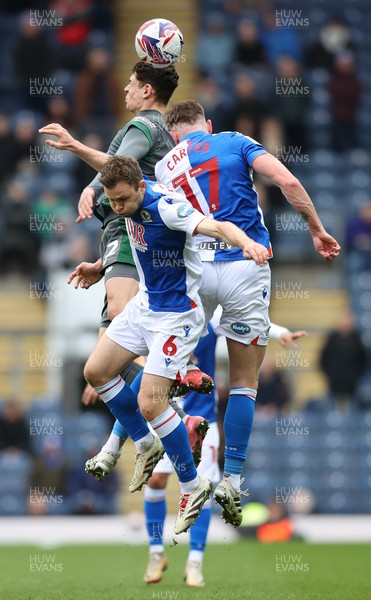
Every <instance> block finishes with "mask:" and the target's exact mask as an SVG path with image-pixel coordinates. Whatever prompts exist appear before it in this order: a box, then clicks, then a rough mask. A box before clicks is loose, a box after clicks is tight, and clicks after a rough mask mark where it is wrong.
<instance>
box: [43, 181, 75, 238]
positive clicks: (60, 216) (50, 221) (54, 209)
mask: <svg viewBox="0 0 371 600" xmlns="http://www.w3.org/2000/svg"><path fill="white" fill-rule="evenodd" d="M32 212H33V214H34V215H35V217H37V221H38V222H39V223H40V227H39V228H38V230H39V235H40V238H41V241H42V242H43V243H45V242H47V241H49V240H54V238H55V237H56V236H61V237H66V236H67V234H68V231H69V229H70V227H71V225H72V224H73V223H74V221H75V211H74V209H73V208H72V206H71V204H70V203H69V202H68V200H67V199H66V198H63V197H60V196H59V195H58V194H57V192H56V191H55V190H54V189H52V188H46V189H45V190H44V191H43V192H42V194H41V196H40V198H39V199H38V200H37V201H36V202H35V204H34V206H33V211H32Z"/></svg>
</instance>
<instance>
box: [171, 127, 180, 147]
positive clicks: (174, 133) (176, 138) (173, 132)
mask: <svg viewBox="0 0 371 600" xmlns="http://www.w3.org/2000/svg"><path fill="white" fill-rule="evenodd" d="M170 135H171V137H172V138H173V140H174V142H175V143H176V144H178V143H179V142H180V135H179V131H177V130H176V129H172V130H171V131H170Z"/></svg>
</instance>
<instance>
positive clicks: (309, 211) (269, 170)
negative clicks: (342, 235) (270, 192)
mask: <svg viewBox="0 0 371 600" xmlns="http://www.w3.org/2000/svg"><path fill="white" fill-rule="evenodd" d="M253 169H254V171H256V173H259V174H260V175H263V176H264V177H267V178H268V179H269V180H270V181H272V183H274V184H275V185H277V186H278V187H279V188H280V189H281V191H282V193H283V195H284V196H285V198H286V200H287V201H288V202H289V203H290V204H291V206H293V208H295V210H296V211H297V212H298V213H299V214H300V215H301V216H302V217H303V219H304V220H305V221H306V222H307V223H308V227H309V232H310V234H311V236H312V239H313V244H314V247H315V249H316V250H317V252H318V253H319V254H320V255H321V256H323V258H324V259H325V260H333V259H334V258H336V257H337V256H338V255H339V252H340V246H339V244H338V243H337V241H336V240H335V239H334V238H333V237H332V236H331V235H330V234H329V233H327V231H326V230H325V228H324V227H323V224H322V222H321V219H320V218H319V216H318V214H317V211H316V209H315V207H314V205H313V202H312V201H311V199H310V198H309V196H308V194H307V192H306V191H305V189H304V187H303V186H302V185H301V183H300V181H299V180H298V179H297V178H296V177H294V175H293V174H292V173H290V171H289V170H288V169H286V167H285V166H284V165H283V164H282V163H281V162H280V161H279V160H278V159H277V158H275V157H274V156H273V155H272V154H268V153H267V154H262V155H260V156H257V157H256V158H255V159H254V161H253Z"/></svg>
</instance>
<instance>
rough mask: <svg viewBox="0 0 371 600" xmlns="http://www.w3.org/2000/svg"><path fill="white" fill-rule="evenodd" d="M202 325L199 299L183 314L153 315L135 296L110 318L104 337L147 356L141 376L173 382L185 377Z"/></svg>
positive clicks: (162, 313) (161, 313) (157, 313)
mask: <svg viewBox="0 0 371 600" xmlns="http://www.w3.org/2000/svg"><path fill="white" fill-rule="evenodd" d="M204 323H205V316H204V311H203V308H202V303H201V300H199V301H198V302H197V306H196V308H192V309H191V310H189V311H187V312H182V313H179V312H174V313H171V312H154V311H153V310H151V309H149V308H146V307H145V306H143V304H141V303H140V300H139V296H138V294H137V295H136V296H135V297H134V298H132V300H130V302H128V304H127V305H126V306H125V308H124V310H123V311H122V312H121V313H120V314H119V315H117V316H116V317H115V318H114V319H113V321H112V323H111V324H110V325H109V327H107V329H106V335H107V336H108V337H109V338H110V339H111V340H112V341H114V342H116V344H118V345H119V346H121V347H122V348H126V350H130V352H133V353H134V354H137V355H138V356H147V360H146V364H145V367H144V372H145V373H150V374H151V375H160V376H162V377H168V378H169V379H174V380H175V379H177V378H183V377H184V376H185V374H186V372H187V362H188V360H189V356H190V354H191V353H192V352H193V350H194V349H195V347H196V346H197V342H198V340H199V338H200V335H201V333H202V331H203V328H204Z"/></svg>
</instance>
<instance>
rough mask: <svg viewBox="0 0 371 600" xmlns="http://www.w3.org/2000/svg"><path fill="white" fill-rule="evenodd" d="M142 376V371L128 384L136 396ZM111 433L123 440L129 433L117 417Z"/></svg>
mask: <svg viewBox="0 0 371 600" xmlns="http://www.w3.org/2000/svg"><path fill="white" fill-rule="evenodd" d="M142 377H143V371H141V372H140V373H138V375H137V376H136V378H135V379H134V381H133V382H132V383H131V385H130V389H131V391H132V392H133V394H134V396H135V397H136V398H137V397H138V393H139V388H140V384H141V381H142ZM112 433H114V434H115V435H118V436H119V437H120V438H123V439H125V440H126V439H127V438H128V437H129V434H128V432H127V431H126V429H125V427H124V426H123V425H121V423H120V421H118V420H117V419H116V421H115V424H114V426H113V428H112Z"/></svg>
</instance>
